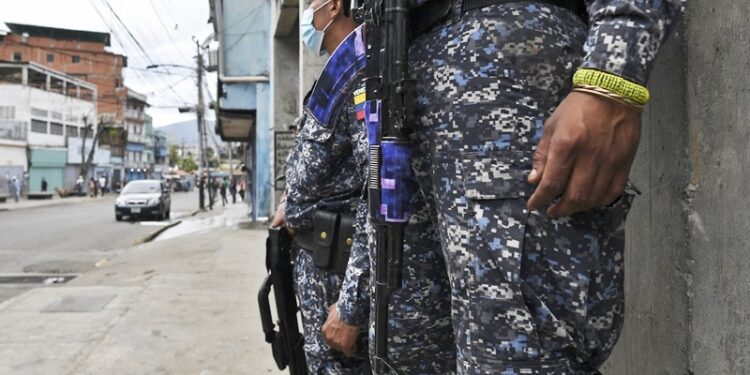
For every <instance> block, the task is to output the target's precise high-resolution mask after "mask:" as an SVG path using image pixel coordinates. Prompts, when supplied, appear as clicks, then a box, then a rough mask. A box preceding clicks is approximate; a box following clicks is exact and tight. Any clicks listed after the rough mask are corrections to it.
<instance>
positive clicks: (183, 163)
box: [179, 158, 198, 172]
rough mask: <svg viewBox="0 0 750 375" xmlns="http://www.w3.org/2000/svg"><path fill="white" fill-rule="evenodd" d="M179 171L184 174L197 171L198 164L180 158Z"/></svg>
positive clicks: (188, 159)
mask: <svg viewBox="0 0 750 375" xmlns="http://www.w3.org/2000/svg"><path fill="white" fill-rule="evenodd" d="M179 166H180V169H181V170H183V171H185V172H192V171H194V170H196V169H198V163H196V162H195V160H193V159H191V158H182V159H181V160H180V163H179Z"/></svg>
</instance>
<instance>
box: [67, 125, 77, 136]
mask: <svg viewBox="0 0 750 375" xmlns="http://www.w3.org/2000/svg"><path fill="white" fill-rule="evenodd" d="M65 135H67V136H68V137H74V138H77V137H78V127H77V126H71V125H65Z"/></svg>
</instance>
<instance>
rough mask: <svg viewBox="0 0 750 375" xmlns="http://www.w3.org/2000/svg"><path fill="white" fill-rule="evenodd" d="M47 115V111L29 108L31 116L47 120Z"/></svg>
mask: <svg viewBox="0 0 750 375" xmlns="http://www.w3.org/2000/svg"><path fill="white" fill-rule="evenodd" d="M48 113H49V112H47V110H45V109H40V108H34V107H31V115H32V116H37V117H44V118H47V115H48Z"/></svg>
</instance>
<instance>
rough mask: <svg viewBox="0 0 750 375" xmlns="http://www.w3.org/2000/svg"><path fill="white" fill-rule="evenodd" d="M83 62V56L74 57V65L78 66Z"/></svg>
mask: <svg viewBox="0 0 750 375" xmlns="http://www.w3.org/2000/svg"><path fill="white" fill-rule="evenodd" d="M79 62H81V56H78V55H73V64H78V63H79Z"/></svg>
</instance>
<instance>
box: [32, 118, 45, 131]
mask: <svg viewBox="0 0 750 375" xmlns="http://www.w3.org/2000/svg"><path fill="white" fill-rule="evenodd" d="M31 131H32V132H34V133H42V134H47V122H46V121H40V120H34V119H32V120H31Z"/></svg>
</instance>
